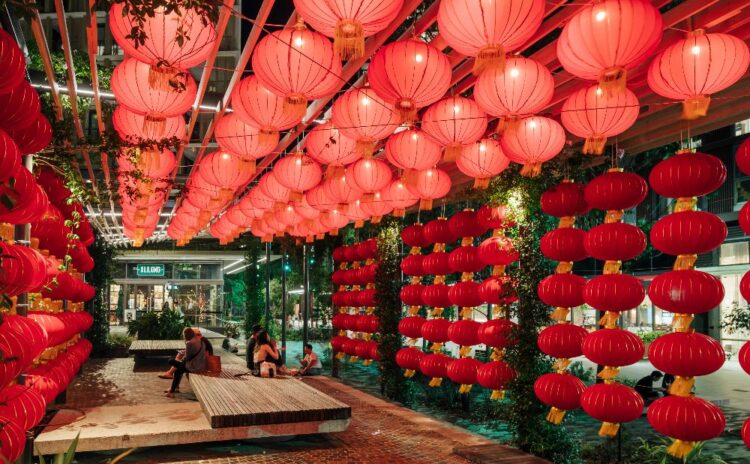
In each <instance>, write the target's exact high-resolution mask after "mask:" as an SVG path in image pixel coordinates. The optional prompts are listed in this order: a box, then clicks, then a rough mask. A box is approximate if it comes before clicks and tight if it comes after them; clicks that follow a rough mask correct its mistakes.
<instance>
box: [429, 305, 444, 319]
mask: <svg viewBox="0 0 750 464" xmlns="http://www.w3.org/2000/svg"><path fill="white" fill-rule="evenodd" d="M443 311H445V308H440V307H437V308H433V309H432V311H430V315H431V316H432V317H441V316H442V315H443Z"/></svg>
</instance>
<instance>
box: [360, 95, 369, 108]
mask: <svg viewBox="0 0 750 464" xmlns="http://www.w3.org/2000/svg"><path fill="white" fill-rule="evenodd" d="M361 102H362V105H364V106H367V105H369V104H370V99H369V98H368V97H362V100H361Z"/></svg>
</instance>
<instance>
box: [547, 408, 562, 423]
mask: <svg viewBox="0 0 750 464" xmlns="http://www.w3.org/2000/svg"><path fill="white" fill-rule="evenodd" d="M564 418H565V411H563V410H562V409H557V408H555V407H552V408H551V409H550V410H549V413H548V414H547V422H549V423H552V424H555V425H559V424H560V422H562V420H563V419H564Z"/></svg>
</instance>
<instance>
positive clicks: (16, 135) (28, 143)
mask: <svg viewBox="0 0 750 464" xmlns="http://www.w3.org/2000/svg"><path fill="white" fill-rule="evenodd" d="M8 134H9V135H10V136H11V137H13V140H15V141H16V143H17V144H18V149H19V150H21V153H23V154H24V155H32V154H34V153H36V152H39V151H42V150H43V149H45V148H47V145H49V144H50V142H51V141H52V126H51V125H50V123H49V121H48V120H47V118H46V117H45V116H44V115H43V114H41V113H39V114H38V115H37V117H36V119H35V120H34V122H33V123H31V125H30V126H27V127H24V128H22V129H8ZM4 172H10V171H4Z"/></svg>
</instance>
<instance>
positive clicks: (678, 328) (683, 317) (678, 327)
mask: <svg viewBox="0 0 750 464" xmlns="http://www.w3.org/2000/svg"><path fill="white" fill-rule="evenodd" d="M692 323H693V316H692V315H691V314H675V315H674V316H672V330H674V331H675V332H689V331H690V324H692Z"/></svg>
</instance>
